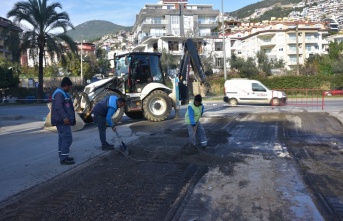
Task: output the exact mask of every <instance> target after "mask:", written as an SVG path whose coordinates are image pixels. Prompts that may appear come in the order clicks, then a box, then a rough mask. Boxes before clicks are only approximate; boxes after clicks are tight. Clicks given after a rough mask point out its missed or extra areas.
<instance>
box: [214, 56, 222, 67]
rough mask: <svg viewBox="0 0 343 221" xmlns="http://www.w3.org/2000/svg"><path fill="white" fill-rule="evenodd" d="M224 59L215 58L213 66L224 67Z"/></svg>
mask: <svg viewBox="0 0 343 221" xmlns="http://www.w3.org/2000/svg"><path fill="white" fill-rule="evenodd" d="M223 61H224V58H216V59H215V62H216V63H215V65H216V67H223V65H224V62H223Z"/></svg>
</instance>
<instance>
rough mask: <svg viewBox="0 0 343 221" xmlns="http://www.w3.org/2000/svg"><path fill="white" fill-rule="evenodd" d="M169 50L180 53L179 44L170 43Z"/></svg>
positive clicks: (175, 42)
mask: <svg viewBox="0 0 343 221" xmlns="http://www.w3.org/2000/svg"><path fill="white" fill-rule="evenodd" d="M168 49H169V51H178V50H179V42H177V41H168Z"/></svg>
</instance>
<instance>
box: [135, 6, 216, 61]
mask: <svg viewBox="0 0 343 221" xmlns="http://www.w3.org/2000/svg"><path fill="white" fill-rule="evenodd" d="M218 15H219V10H214V9H213V6H212V5H205V4H188V1H187V0H162V1H159V2H158V3H156V4H145V5H144V7H143V8H142V9H141V10H140V12H139V14H138V15H137V16H136V21H135V24H134V27H133V33H134V34H133V38H134V44H135V45H136V47H135V48H134V50H135V51H159V52H161V51H162V50H164V49H165V50H166V51H167V52H169V53H172V54H175V55H181V54H182V42H183V40H184V39H186V38H193V39H195V40H196V41H197V43H198V44H199V48H200V45H201V44H202V43H203V38H205V37H207V36H211V35H212V33H211V32H212V30H213V29H214V28H216V27H217V26H218V23H217V20H216V19H217V16H218Z"/></svg>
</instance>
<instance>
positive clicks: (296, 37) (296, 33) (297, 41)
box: [295, 24, 299, 75]
mask: <svg viewBox="0 0 343 221" xmlns="http://www.w3.org/2000/svg"><path fill="white" fill-rule="evenodd" d="M298 37H299V36H298V24H296V25H295V44H296V53H297V75H299V39H298Z"/></svg>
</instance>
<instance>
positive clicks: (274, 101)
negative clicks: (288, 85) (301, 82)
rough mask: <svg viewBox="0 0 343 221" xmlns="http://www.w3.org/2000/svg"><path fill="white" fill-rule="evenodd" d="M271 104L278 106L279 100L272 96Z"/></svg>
mask: <svg viewBox="0 0 343 221" xmlns="http://www.w3.org/2000/svg"><path fill="white" fill-rule="evenodd" d="M271 104H272V105H273V106H279V105H280V100H279V99H278V98H273V99H272V102H271Z"/></svg>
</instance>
